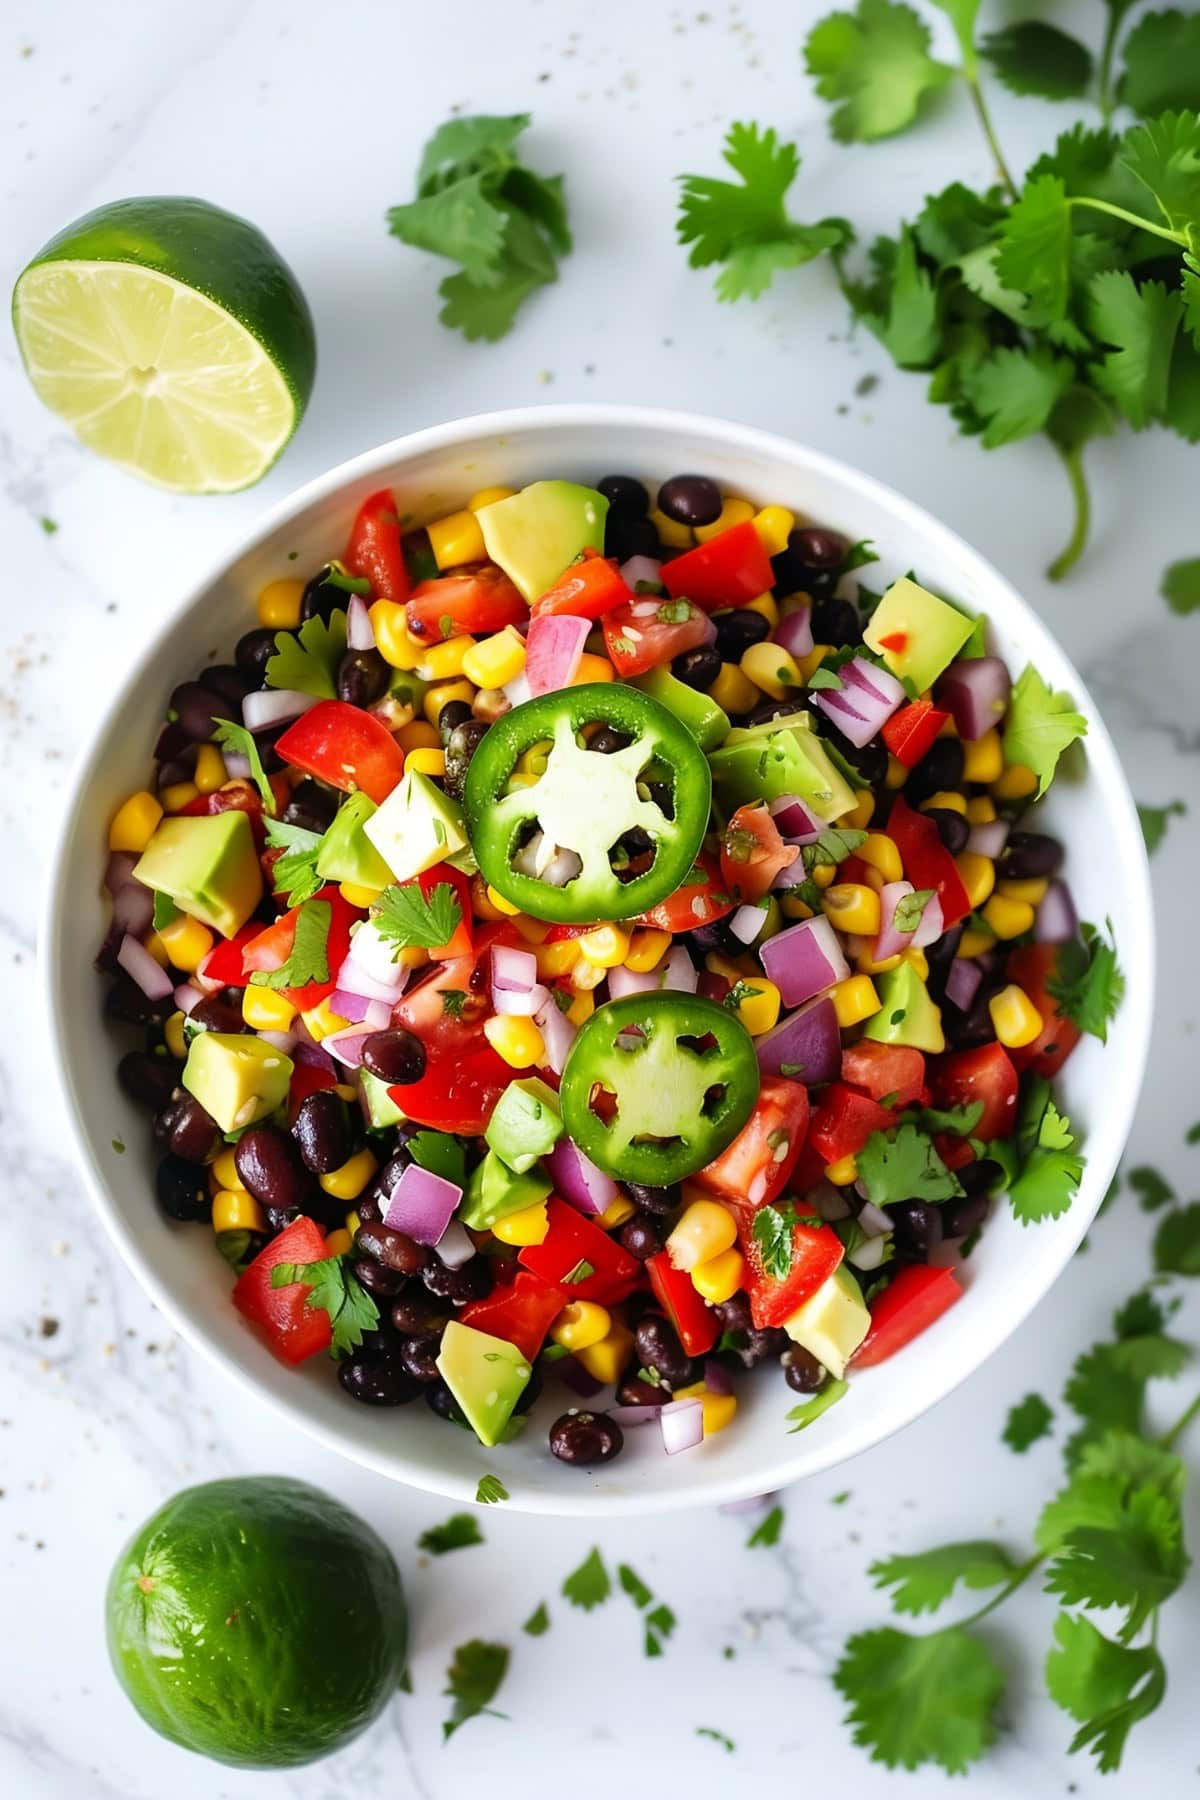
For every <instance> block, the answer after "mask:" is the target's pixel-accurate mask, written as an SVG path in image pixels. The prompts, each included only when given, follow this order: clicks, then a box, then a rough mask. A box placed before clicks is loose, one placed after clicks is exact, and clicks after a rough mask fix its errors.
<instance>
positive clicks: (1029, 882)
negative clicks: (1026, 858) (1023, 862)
mask: <svg viewBox="0 0 1200 1800" xmlns="http://www.w3.org/2000/svg"><path fill="white" fill-rule="evenodd" d="M1049 887H1050V883H1049V882H1048V881H1047V880H1046V878H1045V876H1044V875H1031V876H1029V877H1028V878H1027V879H1026V880H1025V881H998V882H997V883H996V892H997V893H998V894H1000V895H1002V896H1003V898H1004V899H1005V900H1024V902H1025V903H1026V905H1027V906H1040V905H1041V904H1042V901H1043V900H1044V899H1045V898H1046V893H1047V891H1048V889H1049Z"/></svg>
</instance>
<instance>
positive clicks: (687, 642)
mask: <svg viewBox="0 0 1200 1800" xmlns="http://www.w3.org/2000/svg"><path fill="white" fill-rule="evenodd" d="M647 607H650V608H651V609H652V610H650V611H647V610H645V609H646V608H647ZM711 636H712V626H711V625H710V624H709V622H708V615H707V614H706V613H704V612H702V611H701V609H700V607H698V606H693V605H692V604H691V602H690V601H688V600H658V601H656V600H654V598H653V596H651V595H647V596H646V597H645V598H644V599H640V600H630V601H628V602H627V603H626V604H625V605H624V606H618V607H617V609H616V611H615V612H610V613H606V614H605V618H604V647H605V649H606V650H607V651H608V655H609V660H610V661H611V663H612V666H613V668H614V669H615V670H616V671H617V674H618V675H619V676H621V677H622V678H623V679H625V680H629V679H630V678H631V677H632V676H634V675H644V674H645V673H646V670H647V669H657V668H658V667H659V666H660V664H662V663H669V662H670V661H671V660H672V658H673V657H676V656H682V655H683V653H684V651H685V650H694V649H695V648H696V647H697V645H698V644H706V643H707V642H708V640H709V638H710V637H711Z"/></svg>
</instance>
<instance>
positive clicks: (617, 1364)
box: [575, 1319, 633, 1387]
mask: <svg viewBox="0 0 1200 1800" xmlns="http://www.w3.org/2000/svg"><path fill="white" fill-rule="evenodd" d="M575 1355H576V1358H577V1360H578V1361H579V1362H581V1363H582V1364H583V1366H584V1368H585V1369H586V1370H587V1372H588V1374H589V1375H590V1376H591V1378H592V1380H593V1381H598V1382H600V1384H601V1385H602V1386H603V1387H613V1386H614V1385H615V1384H616V1383H617V1382H618V1381H620V1379H621V1377H622V1375H623V1374H624V1373H625V1370H626V1369H627V1368H628V1367H629V1363H630V1361H631V1359H632V1357H633V1333H632V1331H630V1329H629V1327H628V1326H627V1325H622V1324H621V1322H620V1320H619V1319H614V1320H613V1323H612V1329H611V1330H610V1332H609V1334H608V1336H607V1337H605V1338H601V1340H600V1342H599V1343H598V1344H589V1345H588V1347H587V1349H586V1350H577V1351H576V1352H575Z"/></svg>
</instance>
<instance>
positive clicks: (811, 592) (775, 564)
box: [771, 550, 840, 601]
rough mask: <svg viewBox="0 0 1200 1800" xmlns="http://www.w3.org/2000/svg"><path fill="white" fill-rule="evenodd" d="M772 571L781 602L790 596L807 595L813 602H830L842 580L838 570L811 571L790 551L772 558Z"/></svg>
mask: <svg viewBox="0 0 1200 1800" xmlns="http://www.w3.org/2000/svg"><path fill="white" fill-rule="evenodd" d="M771 571H772V573H773V575H774V577H775V582H774V592H775V593H776V594H777V595H778V596H779V598H780V599H781V600H786V599H787V597H788V595H789V594H807V595H808V598H809V599H810V600H813V601H816V600H828V599H829V598H830V596H831V595H832V593H833V591H834V589H835V588H836V587H837V584H838V581H839V579H840V577H839V576H838V572H837V570H836V569H810V568H809V567H807V565H806V564H804V563H802V562H801V561H800V560H799V559H798V558H797V557H795V556H793V555H792V553H791V551H790V550H783V551H781V552H780V554H779V555H778V556H773V557H772V558H771Z"/></svg>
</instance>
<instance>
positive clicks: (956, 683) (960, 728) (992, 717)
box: [937, 656, 1012, 743]
mask: <svg viewBox="0 0 1200 1800" xmlns="http://www.w3.org/2000/svg"><path fill="white" fill-rule="evenodd" d="M1011 688H1012V678H1011V676H1010V675H1009V672H1008V669H1007V668H1006V667H1005V665H1004V663H1003V662H1001V660H1000V658H999V657H998V656H968V657H963V658H961V659H960V660H959V661H958V662H953V663H951V664H950V667H949V668H948V669H947V670H946V673H945V674H944V675H943V676H942V678H941V680H940V681H939V682H938V685H937V703H938V705H939V706H943V707H945V708H946V709H947V710H948V711H949V713H950V716H951V717H952V719H953V720H954V724H955V729H956V730H957V732H958V735H959V737H961V738H966V739H967V741H968V742H969V743H976V742H977V741H978V740H979V739H980V738H981V737H982V736H983V735H984V733H985V732H986V731H990V730H991V729H992V727H993V725H998V724H999V722H1000V720H1001V719H1002V718H1003V717H1004V712H1005V708H1006V707H1007V706H1008V696H1009V692H1010V690H1011Z"/></svg>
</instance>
